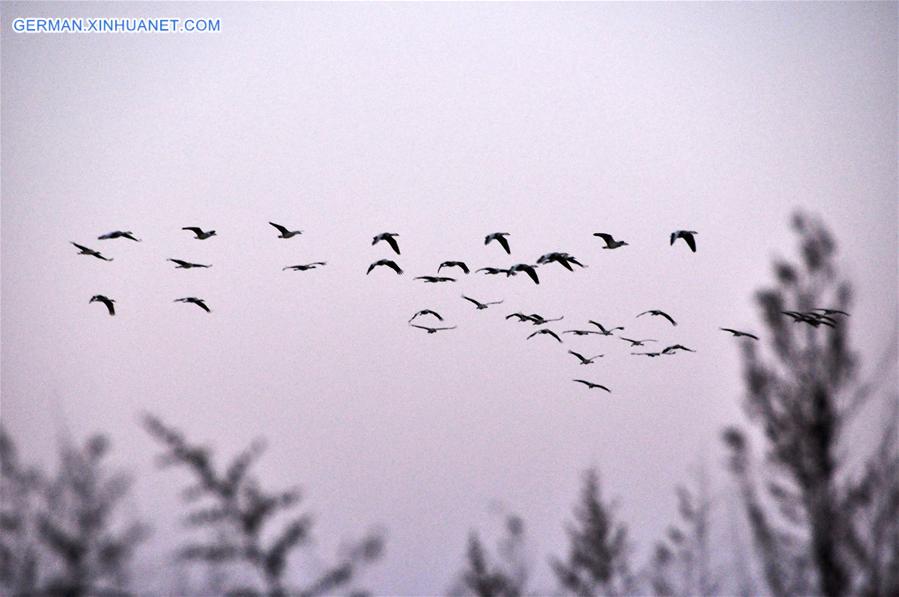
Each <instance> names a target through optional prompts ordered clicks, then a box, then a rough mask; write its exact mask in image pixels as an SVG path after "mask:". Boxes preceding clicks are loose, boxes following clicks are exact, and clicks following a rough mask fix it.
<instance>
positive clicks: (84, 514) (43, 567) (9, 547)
mask: <svg viewBox="0 0 899 597" xmlns="http://www.w3.org/2000/svg"><path fill="white" fill-rule="evenodd" d="M108 452H109V442H108V440H107V439H106V438H105V437H104V436H102V435H95V436H93V437H91V438H90V439H88V440H87V441H86V442H85V443H84V445H83V446H81V447H77V446H74V445H72V444H70V443H64V444H63V445H62V447H61V448H60V464H59V470H58V471H57V472H56V474H55V475H54V476H52V477H49V476H47V475H46V474H44V473H41V472H40V471H38V470H37V469H35V468H26V467H24V466H23V465H21V464H20V463H19V460H18V455H17V452H16V449H15V446H14V444H13V442H12V439H11V438H10V437H9V436H8V434H6V433H5V432H4V431H2V430H0V462H2V470H3V476H2V479H3V484H2V495H3V500H2V501H3V510H2V515H0V520H2V530H3V535H2V539H0V557H2V566H0V583H2V585H3V586H4V587H6V588H8V589H9V590H10V591H11V592H12V593H13V594H35V593H37V594H42V595H65V596H67V597H77V596H80V595H96V594H104V593H118V594H121V593H123V592H124V591H125V590H126V588H127V585H128V576H129V574H128V572H129V567H130V562H131V559H132V557H133V555H134V551H135V548H136V547H137V545H138V544H139V543H140V542H141V541H143V539H144V538H145V537H146V534H147V527H146V526H145V525H143V524H141V523H139V522H131V523H126V524H120V523H118V522H117V520H118V518H119V516H118V507H119V505H120V504H121V502H122V500H123V499H124V498H125V497H126V496H127V494H128V491H129V489H130V485H131V480H130V478H129V477H128V476H127V475H126V474H125V473H123V472H121V471H112V472H110V471H108V470H107V468H106V466H105V464H104V458H105V456H106V455H107V454H108Z"/></svg>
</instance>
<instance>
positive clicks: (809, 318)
mask: <svg viewBox="0 0 899 597" xmlns="http://www.w3.org/2000/svg"><path fill="white" fill-rule="evenodd" d="M269 224H270V225H271V226H272V227H274V228H275V230H277V232H278V238H281V239H290V238H293V237H295V236H298V235H301V234H302V233H303V231H302V230H291V229H289V228H287V227H285V226H282V225H280V224H276V223H274V222H269ZM182 230H184V231H188V232H191V233H193V234H194V238H195V239H196V240H201V241H202V240H208V239H210V238H212V237H214V236H216V231H215V230H203V229H202V228H200V227H197V226H185V227H183V228H182ZM697 234H698V233H697V232H696V231H694V230H675V231H674V232H672V233H671V235H670V245H672V246H673V245H674V244H675V242H676V241H678V240H682V241H683V242H684V244H686V245H687V247H689V249H690V251H692V252H694V253H695V252H696V235H697ZM509 236H510V234H509V233H508V232H493V233H491V234H488V235H487V236H486V237H484V244H485V245H490V244H491V243H496V244H497V245H499V246H500V247H501V248H502V249H503V250H504V251H505V253H506V254H507V255H511V254H512V251H511V247H510V245H509ZM593 236H596V237H598V238H599V239H601V240H602V241H603V242H604V244H605V246H603V247H602V248H603V249H607V250H614V249H620V248H621V247H625V246H627V245H628V243H627V242H626V241H623V240H616V239H615V238H614V237H613V236H612V235H611V234H608V233H605V232H595V233H594V234H593ZM397 237H399V234H398V233H395V232H382V233H380V234H378V235H376V236H374V237H373V238H372V242H371V244H372V245H373V246H374V245H377V244H378V243H381V242H383V243H385V244H386V245H388V246H389V247H390V248H391V249H392V250H393V252H394V253H395V254H396V255H400V254H401V253H400V246H399V242H398V241H397ZM97 239H98V240H113V239H128V240H131V241H134V242H141V239H139V238H137V237H135V236H134V233H133V232H131V231H122V230H115V231H112V232H109V233H106V234H102V235H100V236H98V237H97ZM72 244H73V245H74V246H75V247H76V248H77V249H78V250H79V253H78V254H79V255H88V256H91V257H95V258H97V259H101V260H103V261H112V260H113V259H112V258H111V257H105V256H104V255H103V254H101V253H100V252H99V251H96V250H94V249H91V248H88V247H86V246H84V245H80V244H78V243H75V242H72ZM167 261H170V262H172V263H174V264H175V268H176V269H192V268H210V267H212V265H211V264H202V263H193V262H190V261H185V260H182V259H173V258H169V259H167ZM552 263H556V264H558V265H560V266H562V267H564V268H565V269H566V270H568V271H574V268H573V267H572V266H577V267H580V268H584V267H586V266H585V265H584V264H582V263H581V262H580V261H578V259H577V258H576V257H574V256H573V255H570V254H569V253H565V252H551V253H546V254H545V255H542V256H540V257H539V258H538V259H537V260H536V263H534V264H529V263H516V264H514V265H512V266H510V267H508V268H501V267H482V268H479V269H476V270H474V271H475V273H478V272H484V274H485V275H505V276H506V277H511V276H516V275H518V274H519V273H523V274H525V275H527V276H528V278H530V279H531V280H532V281H533V283H534V284H540V278H539V276H538V274H537V269H538V268H540V267H541V266H548V265H549V264H552ZM325 265H327V263H326V262H324V261H315V262H312V263H305V264H297V265H288V266H285V267H284V268H283V270H291V271H308V270H312V269H316V268H319V267H323V266H325ZM381 267H383V268H387V269H389V270H392V271H393V272H394V273H395V274H396V275H402V274H403V273H404V272H403V269H402V268H401V267H400V265H399V264H398V263H397V262H396V261H395V260H394V259H378V260H377V261H374V262H372V263H371V264H370V265H369V266H368V269H367V270H366V275H369V274H371V273H372V272H373V271H374V270H375V269H376V268H381ZM444 269H447V270H452V269H457V270H459V271H461V272H462V274H463V275H469V274H470V273H471V269H470V268H469V267H468V265H467V264H466V263H465V262H463V261H444V262H442V263H441V264H440V265H439V266H438V268H437V274H436V275H422V276H416V277H415V278H414V279H416V280H422V281H423V282H424V283H428V284H439V283H451V282H456V281H457V278H454V277H450V276H447V275H441V272H442V271H443V270H444ZM462 298H463V299H464V300H466V301H468V302H470V303H471V304H472V305H474V307H475V309H477V310H479V311H480V310H484V309H487V308H489V307H491V306H494V305H500V304H502V303H503V301H502V300H496V301H480V300H477V299H474V298H472V297H469V296H466V295H465V294H463V295H462ZM88 302H89V303H94V302H98V303H102V304H103V305H105V306H106V309H107V310H108V312H109V315H115V300H114V299H112V298H109V297H107V296H105V295H102V294H96V295H94V296H92V297H91V299H90V301H88ZM174 302H179V303H187V304H193V305H196V306H197V307H199V308H201V309H203V310H204V311H206V312H207V313H211V309H210V308H209V306H208V305H207V304H206V301H205V299H202V298H197V297H194V296H187V297H181V298H176V299H175V300H174ZM782 313H783V314H784V315H786V316H788V317H790V318H791V319H792V320H793V321H794V322H795V323H805V324H808V325H810V326H812V327H814V328H817V327H819V326H825V327H835V326H836V325H837V324H838V318H837V316H841V317H847V316H848V315H849V314H848V313H846V312H845V311H841V310H839V309H830V308H817V309H812V310H811V311H806V312H798V311H783V312H782ZM646 315H648V316H650V317H657V318H660V319H662V320H664V321H667V322H668V324H669V325H671V326H677V321H675V319H674V318H673V317H672V316H671V315H669V314H668V313H666V312H664V311H662V310H661V309H649V310H647V311H643V312H642V313H639V314H637V315H636V317H637V318H640V317H643V316H646ZM505 319H506V320H510V319H514V320H517V321H518V322H521V323H525V322H527V323H530V324H532V325H533V326H535V327H536V328H538V329H536V330H535V331H534V332H533V333H531V334H530V335H528V337H527V339H528V340H530V339H531V338H535V337H539V336H548V337H549V338H552V339H554V340H555V341H556V342H558V343H559V344H564V341H563V340H562V337H561V335H560V334H562V335H564V334H572V335H574V336H590V335H599V336H606V337H617V338H618V339H620V340H622V341H624V342H627V343H628V346H629V348H638V347H645V346H646V344H647V343H651V342H658V340H656V339H654V338H639V339H636V338H628V337H625V336H623V335H621V334H620V333H619V334H618V335H617V336H615V332H624V331H625V328H624V326H621V325H616V326H606V325H603V324H602V323H600V322H598V321H594V320H592V319H591V320H589V321H588V322H587V324H588V325H590V326H593V328H595V329H593V328H588V329H570V330H564V331H562V332H560V333H556V332H555V331H554V330H552V329H550V328H549V327H543V326H545V325H546V324H548V323H552V322H557V321H561V320H562V319H564V316H560V317H555V318H547V317H544V316H542V315H540V314H538V313H522V312H516V313H510V314H508V315H506V317H505ZM431 320H437V321H440V322H441V323H442V322H443V321H444V319H443V316H442V315H441V314H440V313H438V312H437V311H435V310H433V309H421V310H419V311H416V312H415V313H414V314H413V315H412V317H411V318H410V319H409V320H408V325H409V326H411V327H413V328H417V329H421V330H424V331H425V332H426V333H428V334H436V333H437V332H443V331H448V330H453V329H456V327H457V326H455V325H452V326H442V325H424V324H423V323H422V321H431ZM719 330H721V331H724V332H727V333H729V334H731V335H732V336H733V337H735V338H746V339H749V340H752V341H757V340H758V339H759V338H758V336H756V335H755V334H752V333H749V332H745V331H741V330H737V329H734V328H727V327H721V328H719ZM678 352H696V351H695V350H693V349H692V348H688V347H686V346H683V345H682V344H672V345H670V346H667V347H665V348H662V349H660V350H658V351H645V352H632V353H631V354H632V355H634V356H646V357H650V358H655V357H660V356H671V355H675V354H677V353H678ZM568 354H570V355H572V356H573V357H574V358H575V359H577V361H578V364H579V365H592V364H594V363H595V362H596V360H597V359H600V358H602V357H604V356H605V355H604V354H596V355H592V356H585V355H583V354H581V353H579V352H576V351H574V350H570V349H569V350H568ZM572 381H574V382H575V383H579V384H583V385H584V386H585V387H586V388H588V389H599V390H605V391H606V392H609V393H611V390H610V389H609V388H608V387H607V386H605V385H603V384H600V383H596V382H593V381H589V380H586V379H573V380H572Z"/></svg>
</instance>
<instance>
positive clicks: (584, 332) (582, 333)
mask: <svg viewBox="0 0 899 597" xmlns="http://www.w3.org/2000/svg"><path fill="white" fill-rule="evenodd" d="M562 333H563V334H574V335H575V336H589V335H590V334H596V335H598V336H601V335H603V333H602V332H594V331H593V330H565V331H564V332H562Z"/></svg>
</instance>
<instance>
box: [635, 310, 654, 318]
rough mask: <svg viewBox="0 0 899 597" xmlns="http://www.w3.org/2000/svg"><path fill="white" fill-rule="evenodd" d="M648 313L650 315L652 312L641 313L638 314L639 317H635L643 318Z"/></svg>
mask: <svg viewBox="0 0 899 597" xmlns="http://www.w3.org/2000/svg"><path fill="white" fill-rule="evenodd" d="M649 313H652V311H643V313H640V314H639V315H637V317H643V316H644V315H647V314H649ZM635 319H636V318H635Z"/></svg>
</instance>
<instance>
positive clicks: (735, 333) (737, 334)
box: [718, 328, 759, 340]
mask: <svg viewBox="0 0 899 597" xmlns="http://www.w3.org/2000/svg"><path fill="white" fill-rule="evenodd" d="M718 329H719V330H721V331H724V332H730V333H731V335H732V336H733V337H734V338H740V337H745V338H752V339H753V340H758V339H759V337H758V336H756V335H755V334H750V333H749V332H741V331H740V330H734V329H731V328H718Z"/></svg>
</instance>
